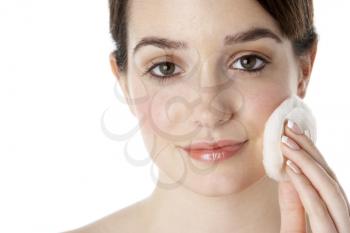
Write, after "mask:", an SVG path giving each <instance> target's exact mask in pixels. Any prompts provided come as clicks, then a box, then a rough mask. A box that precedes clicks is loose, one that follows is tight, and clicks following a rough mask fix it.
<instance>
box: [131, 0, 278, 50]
mask: <svg viewBox="0 0 350 233" xmlns="http://www.w3.org/2000/svg"><path fill="white" fill-rule="evenodd" d="M129 4H130V5H129V7H130V8H129V16H130V17H129V25H128V27H129V32H128V33H129V41H130V45H131V46H134V45H135V44H136V43H137V41H138V40H139V39H141V38H142V37H145V36H161V37H164V38H172V39H176V40H181V41H187V42H188V43H189V44H190V45H200V44H202V43H203V44H204V45H205V44H208V41H210V42H215V41H218V43H221V42H222V41H223V40H224V37H225V36H226V35H227V34H234V33H235V32H240V31H245V30H247V29H249V28H252V27H263V28H268V29H271V31H273V32H275V33H276V34H278V35H281V33H280V31H279V28H278V26H277V23H276V21H275V20H274V19H273V18H272V17H271V16H270V15H269V14H268V12H266V11H265V10H264V8H262V7H261V6H260V4H259V3H258V2H257V1H256V0H131V1H130V2H129Z"/></svg>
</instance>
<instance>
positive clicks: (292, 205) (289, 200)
mask: <svg viewBox="0 0 350 233" xmlns="http://www.w3.org/2000/svg"><path fill="white" fill-rule="evenodd" d="M278 200H279V205H280V211H281V231H280V232H281V233H285V232H295V233H305V232H306V221H305V220H306V218H305V209H304V206H303V204H302V202H301V200H300V198H299V194H298V192H297V190H295V188H294V185H293V183H292V182H291V181H281V182H279V183H278Z"/></svg>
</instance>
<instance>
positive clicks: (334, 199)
mask: <svg viewBox="0 0 350 233" xmlns="http://www.w3.org/2000/svg"><path fill="white" fill-rule="evenodd" d="M285 134H286V135H287V136H288V137H289V139H288V140H287V142H289V143H293V142H294V144H296V145H297V146H298V147H299V148H296V149H291V148H290V147H288V146H287V145H286V144H284V143H282V147H281V149H282V153H283V154H284V156H285V157H286V158H288V159H289V160H291V161H293V162H294V163H295V164H296V166H298V167H299V168H300V169H301V170H302V172H303V175H302V176H301V177H304V178H303V179H306V181H307V183H309V184H310V185H309V186H311V187H313V189H314V191H315V192H316V193H317V194H318V196H319V198H320V200H321V203H325V204H324V205H325V207H327V211H329V214H330V216H331V219H333V220H334V223H335V226H336V228H337V229H338V230H339V232H340V233H342V232H350V216H349V211H348V208H349V205H348V202H347V199H346V196H345V193H344V192H343V191H342V188H341V186H340V185H339V183H338V181H337V180H336V179H335V178H334V177H333V176H332V175H331V174H332V172H331V169H330V168H329V167H328V165H327V163H326V161H325V160H324V158H323V156H322V155H321V154H320V153H319V151H318V150H317V148H316V147H315V145H314V144H313V143H312V141H311V140H309V139H307V137H306V136H305V135H297V134H295V133H294V132H293V131H291V130H289V129H288V128H286V131H285ZM287 144H288V143H287ZM305 148H308V151H306V150H305ZM310 153H313V154H310ZM303 179H302V180H303ZM298 180H299V183H300V179H298ZM298 180H296V181H298ZM306 181H305V182H306ZM305 182H304V183H305ZM311 187H309V188H308V189H311ZM308 189H300V190H308ZM297 190H298V189H297ZM309 193H310V194H313V192H311V191H309ZM309 200H310V201H311V202H313V200H312V199H309ZM305 201H307V200H305ZM309 205H311V204H309ZM307 210H308V209H307ZM309 210H310V209H309ZM308 213H309V212H308ZM312 217H313V216H312V213H310V219H311V218H312Z"/></svg>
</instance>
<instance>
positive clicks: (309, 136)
mask: <svg viewBox="0 0 350 233" xmlns="http://www.w3.org/2000/svg"><path fill="white" fill-rule="evenodd" d="M304 134H305V135H306V137H308V138H310V139H311V134H310V130H308V129H306V130H305V131H304Z"/></svg>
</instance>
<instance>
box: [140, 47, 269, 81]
mask: <svg viewBox="0 0 350 233" xmlns="http://www.w3.org/2000/svg"><path fill="white" fill-rule="evenodd" d="M251 57H254V58H258V59H260V60H261V61H262V62H263V63H264V65H262V67H261V68H258V69H254V70H244V69H237V68H235V69H234V70H237V71H238V72H243V73H247V72H248V75H251V76H256V75H259V74H260V73H261V72H262V70H263V69H264V68H265V66H266V65H268V64H269V63H270V62H269V61H267V60H266V59H264V58H262V57H260V56H258V55H255V54H249V55H244V56H242V57H240V58H238V59H236V60H235V61H234V62H233V64H235V63H236V62H237V61H239V60H241V59H243V58H251ZM166 63H170V64H174V65H176V64H175V63H172V62H170V61H163V62H156V63H152V65H151V66H150V67H149V68H147V69H146V71H145V72H144V73H143V74H142V76H144V75H146V74H149V75H150V77H151V78H154V79H157V81H158V82H159V83H160V84H165V83H166V82H167V81H169V80H170V79H172V78H173V77H175V76H177V75H178V74H173V75H164V76H159V75H154V74H152V72H151V71H152V70H153V69H154V68H156V67H158V66H159V65H162V64H166Z"/></svg>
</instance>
